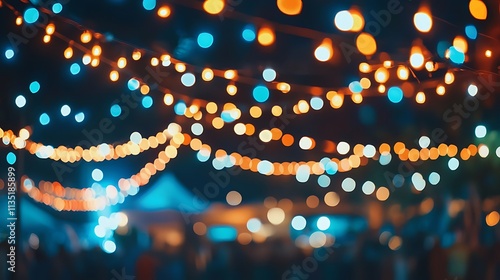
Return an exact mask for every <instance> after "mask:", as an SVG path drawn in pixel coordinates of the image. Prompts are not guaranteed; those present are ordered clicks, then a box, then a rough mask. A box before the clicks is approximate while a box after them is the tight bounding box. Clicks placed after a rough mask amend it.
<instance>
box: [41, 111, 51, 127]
mask: <svg viewBox="0 0 500 280" xmlns="http://www.w3.org/2000/svg"><path fill="white" fill-rule="evenodd" d="M40 123H41V124H42V125H48V124H49V123H50V117H49V115H47V113H43V114H41V115H40Z"/></svg>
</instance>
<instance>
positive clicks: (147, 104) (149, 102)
mask: <svg viewBox="0 0 500 280" xmlns="http://www.w3.org/2000/svg"><path fill="white" fill-rule="evenodd" d="M151 106H153V98H151V96H144V97H143V98H142V107H144V108H146V109H148V108H151Z"/></svg>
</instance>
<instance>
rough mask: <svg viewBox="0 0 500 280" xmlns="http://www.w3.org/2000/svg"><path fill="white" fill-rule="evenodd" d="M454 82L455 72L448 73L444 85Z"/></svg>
mask: <svg viewBox="0 0 500 280" xmlns="http://www.w3.org/2000/svg"><path fill="white" fill-rule="evenodd" d="M454 81H455V74H453V72H451V71H448V72H446V74H445V75H444V83H445V84H447V85H449V84H452V83H453V82H454Z"/></svg>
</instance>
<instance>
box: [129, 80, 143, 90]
mask: <svg viewBox="0 0 500 280" xmlns="http://www.w3.org/2000/svg"><path fill="white" fill-rule="evenodd" d="M127 86H128V89H129V90H131V91H134V90H137V89H138V88H139V86H140V83H139V81H138V80H137V79H135V78H132V79H130V80H128V82H127Z"/></svg>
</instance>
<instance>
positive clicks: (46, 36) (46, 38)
mask: <svg viewBox="0 0 500 280" xmlns="http://www.w3.org/2000/svg"><path fill="white" fill-rule="evenodd" d="M50 39H51V38H50V35H45V36H43V42H44V43H48V42H50Z"/></svg>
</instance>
